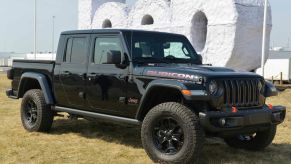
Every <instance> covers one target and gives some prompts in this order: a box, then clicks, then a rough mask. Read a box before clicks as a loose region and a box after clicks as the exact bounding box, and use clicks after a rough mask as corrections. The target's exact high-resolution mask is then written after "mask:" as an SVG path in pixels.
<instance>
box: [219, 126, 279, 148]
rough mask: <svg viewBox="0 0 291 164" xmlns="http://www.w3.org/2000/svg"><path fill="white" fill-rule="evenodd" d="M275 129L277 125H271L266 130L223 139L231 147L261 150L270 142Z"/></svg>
mask: <svg viewBox="0 0 291 164" xmlns="http://www.w3.org/2000/svg"><path fill="white" fill-rule="evenodd" d="M276 129H277V126H275V125H272V126H270V128H269V129H268V130H265V131H261V132H257V133H254V134H248V135H238V136H235V137H230V138H225V139H224V141H225V143H226V144H228V145H229V146H231V147H233V148H238V149H246V150H252V151H259V150H263V149H264V148H266V147H267V146H269V145H270V144H271V143H272V141H273V139H274V137H275V135H276Z"/></svg>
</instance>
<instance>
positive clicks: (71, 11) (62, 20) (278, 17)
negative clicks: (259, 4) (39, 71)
mask: <svg viewBox="0 0 291 164" xmlns="http://www.w3.org/2000/svg"><path fill="white" fill-rule="evenodd" d="M135 1H136V0H127V3H129V4H133V3H134V2H135ZM33 2H34V1H33V0H0V20H1V23H0V52H1V51H14V52H31V51H32V50H33ZM37 2H38V4H37V7H38V10H37V11H38V19H37V20H38V28H37V30H38V37H37V42H38V51H51V49H52V16H56V19H55V44H56V45H57V41H58V37H59V34H60V32H61V31H65V30H72V29H77V18H78V14H77V8H78V1H77V0H37ZM270 3H271V5H272V11H273V30H272V37H271V45H273V44H275V46H287V42H288V38H290V45H291V0H270ZM55 47H56V46H55Z"/></svg>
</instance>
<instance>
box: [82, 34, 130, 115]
mask: <svg viewBox="0 0 291 164" xmlns="http://www.w3.org/2000/svg"><path fill="white" fill-rule="evenodd" d="M91 44H92V45H91V47H92V50H91V53H90V54H91V58H90V60H89V61H90V63H89V64H88V72H87V75H88V78H87V79H88V80H87V105H88V106H89V108H90V109H91V110H92V111H95V112H99V113H105V114H112V115H118V116H124V117H129V115H131V114H129V111H127V98H126V88H127V80H128V70H129V69H128V67H127V68H118V67H117V66H116V65H115V64H110V63H108V61H107V59H108V54H110V53H116V52H117V53H120V54H122V56H123V55H124V51H125V50H124V45H123V41H122V37H121V36H120V35H93V36H92V42H91ZM122 58H123V57H122Z"/></svg>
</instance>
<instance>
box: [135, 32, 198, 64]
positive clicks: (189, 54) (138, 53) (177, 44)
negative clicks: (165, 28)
mask: <svg viewBox="0 0 291 164" xmlns="http://www.w3.org/2000/svg"><path fill="white" fill-rule="evenodd" d="M132 56H133V62H138V63H197V60H198V56H197V54H196V52H195V50H194V48H193V47H192V45H191V44H190V42H189V41H188V39H187V38H186V37H184V36H181V35H171V34H163V33H147V32H144V33H133V38H132Z"/></svg>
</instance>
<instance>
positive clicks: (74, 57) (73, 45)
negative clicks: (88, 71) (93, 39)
mask: <svg viewBox="0 0 291 164" xmlns="http://www.w3.org/2000/svg"><path fill="white" fill-rule="evenodd" d="M86 52H87V39H86V38H85V37H75V38H70V39H68V42H67V48H66V57H65V58H64V59H65V62H71V63H84V62H85V60H86V58H87V55H86Z"/></svg>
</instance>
